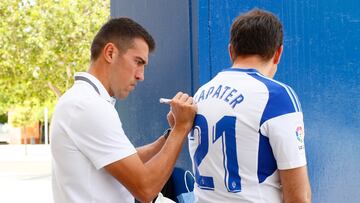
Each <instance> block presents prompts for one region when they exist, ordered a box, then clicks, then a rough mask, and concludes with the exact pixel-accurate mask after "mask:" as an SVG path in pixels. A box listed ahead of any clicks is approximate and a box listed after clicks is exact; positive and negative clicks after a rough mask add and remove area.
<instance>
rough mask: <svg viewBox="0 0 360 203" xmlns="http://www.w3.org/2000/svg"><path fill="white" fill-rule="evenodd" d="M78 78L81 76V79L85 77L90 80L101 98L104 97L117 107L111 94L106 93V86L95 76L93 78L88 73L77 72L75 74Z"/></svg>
mask: <svg viewBox="0 0 360 203" xmlns="http://www.w3.org/2000/svg"><path fill="white" fill-rule="evenodd" d="M76 76H81V77H85V78H87V79H89V80H90V81H91V82H92V83H93V84H94V85H95V86H96V87H97V89H98V90H99V93H100V97H102V98H103V99H105V100H106V101H108V102H110V103H111V104H112V105H115V102H116V99H115V98H114V97H111V96H110V95H109V93H108V92H107V91H106V89H105V87H104V85H103V84H102V83H101V82H100V81H99V80H98V79H97V78H96V77H95V76H93V75H91V74H90V73H87V72H77V73H75V77H76ZM89 85H90V84H89ZM94 91H95V90H94Z"/></svg>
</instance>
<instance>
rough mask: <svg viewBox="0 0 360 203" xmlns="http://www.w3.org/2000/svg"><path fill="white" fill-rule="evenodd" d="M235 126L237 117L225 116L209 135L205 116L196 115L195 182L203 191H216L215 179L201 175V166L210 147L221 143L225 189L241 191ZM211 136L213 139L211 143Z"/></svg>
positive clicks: (192, 136)
mask: <svg viewBox="0 0 360 203" xmlns="http://www.w3.org/2000/svg"><path fill="white" fill-rule="evenodd" d="M235 124H236V117H235V116H223V117H222V118H221V119H219V120H218V121H217V122H216V124H215V125H214V126H211V128H210V129H212V132H210V134H209V131H208V129H209V126H208V122H207V120H206V118H205V116H203V115H201V114H197V115H196V117H195V121H194V130H193V133H192V134H191V135H190V140H193V139H195V136H194V135H198V139H199V145H198V147H197V148H196V150H195V153H194V157H193V161H194V163H193V164H194V168H195V181H196V183H197V184H198V185H199V187H200V188H201V189H205V190H214V189H215V186H214V180H213V177H211V176H207V174H200V171H199V166H200V165H201V163H202V161H203V160H204V158H205V157H206V155H207V153H208V151H209V145H211V144H214V143H215V142H221V146H222V154H223V160H222V163H223V166H224V171H225V174H224V184H225V187H226V188H227V190H228V191H229V192H234V193H235V192H240V191H241V178H240V175H239V165H238V160H237V152H236V137H235ZM209 136H211V138H212V139H211V140H212V142H210V143H209ZM219 153H220V152H219Z"/></svg>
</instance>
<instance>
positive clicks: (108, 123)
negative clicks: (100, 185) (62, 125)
mask: <svg viewBox="0 0 360 203" xmlns="http://www.w3.org/2000/svg"><path fill="white" fill-rule="evenodd" d="M94 100H95V99H94ZM94 100H89V101H84V102H83V103H81V104H79V105H76V106H75V107H74V109H73V114H72V116H71V118H69V119H71V125H72V126H71V128H70V129H71V130H74V131H75V132H72V133H69V134H71V135H72V137H71V139H72V140H73V141H74V143H75V144H76V145H77V147H78V148H79V150H80V151H81V152H82V153H83V154H84V155H85V156H86V157H87V158H88V159H89V160H90V161H91V162H92V163H93V164H94V166H95V167H96V168H97V169H100V168H102V167H104V166H106V165H108V164H111V163H113V162H115V161H118V160H121V159H123V158H125V157H127V156H130V155H132V154H134V153H136V149H135V147H134V146H133V145H132V143H131V142H130V141H129V139H128V137H127V136H126V135H125V133H124V130H123V128H122V123H121V121H120V118H119V116H118V114H117V112H116V110H115V109H114V107H113V106H112V105H111V104H110V103H107V102H106V101H100V102H99V101H94Z"/></svg>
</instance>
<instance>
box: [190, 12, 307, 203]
mask: <svg viewBox="0 0 360 203" xmlns="http://www.w3.org/2000/svg"><path fill="white" fill-rule="evenodd" d="M282 40H283V31H282V25H281V23H280V21H279V20H278V18H277V17H275V16H274V15H273V14H271V13H269V12H267V11H263V10H259V9H254V10H251V11H249V12H247V13H245V14H242V15H240V16H239V17H237V18H236V20H235V21H234V23H233V24H232V27H231V39H230V44H229V54H230V57H231V60H232V62H233V65H232V67H231V68H228V69H225V70H223V71H222V72H220V73H218V74H217V75H216V76H215V77H214V78H213V79H212V80H211V81H209V82H208V83H206V84H205V85H203V86H202V87H200V88H199V90H198V91H197V92H196V94H195V95H194V100H195V102H196V103H197V106H198V112H197V115H196V118H195V123H194V127H193V132H192V133H191V134H190V135H189V151H190V155H191V159H192V162H193V170H194V174H195V181H196V183H195V187H194V194H195V199H196V202H206V203H209V202H210V203H211V202H214V203H215V202H227V203H228V202H254V203H265V202H269V203H280V202H311V189H310V183H309V180H308V175H307V167H306V157H305V146H304V124H303V114H302V110H301V106H300V103H299V100H298V98H297V96H296V94H295V92H294V91H293V90H292V89H291V88H290V87H289V86H287V85H285V84H283V83H280V82H278V81H275V80H273V79H272V78H273V77H274V75H275V72H276V70H277V65H278V63H279V61H280V58H281V54H282V51H283V45H282Z"/></svg>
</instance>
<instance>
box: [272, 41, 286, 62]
mask: <svg viewBox="0 0 360 203" xmlns="http://www.w3.org/2000/svg"><path fill="white" fill-rule="evenodd" d="M283 49H284V46H283V45H281V46H279V48H277V50H276V51H275V55H274V64H279V63H280V59H281V55H282V53H283Z"/></svg>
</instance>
